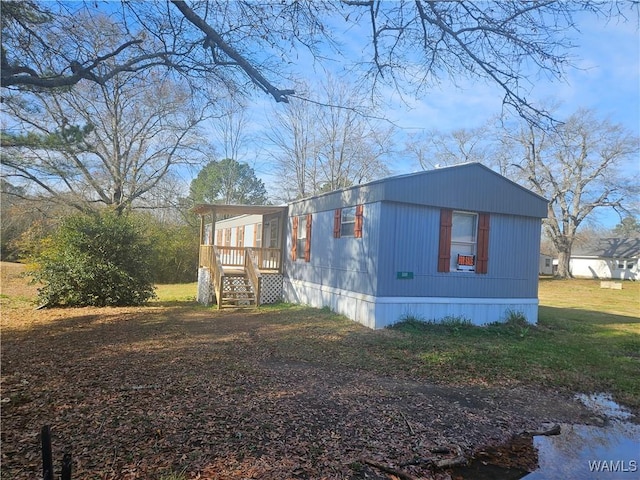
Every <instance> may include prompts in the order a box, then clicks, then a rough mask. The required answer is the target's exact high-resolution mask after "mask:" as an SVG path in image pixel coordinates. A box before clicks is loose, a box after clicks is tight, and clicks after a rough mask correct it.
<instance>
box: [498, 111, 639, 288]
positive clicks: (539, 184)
mask: <svg viewBox="0 0 640 480" xmlns="http://www.w3.org/2000/svg"><path fill="white" fill-rule="evenodd" d="M514 131H517V132H518V133H517V135H516V136H515V137H514V140H516V142H514V145H516V143H517V150H515V151H514V152H513V157H512V158H514V159H518V158H519V159H520V160H519V161H516V163H515V164H514V167H515V168H516V171H514V174H515V175H516V177H515V178H516V179H519V180H520V181H521V182H524V183H525V184H526V185H527V186H528V187H529V188H531V189H532V190H533V191H534V192H536V193H538V194H540V195H542V196H544V197H545V198H547V199H548V200H549V209H548V218H546V219H545V220H544V222H543V225H544V230H545V233H546V234H547V236H548V237H549V238H550V240H551V241H552V242H553V245H554V247H555V249H556V250H557V252H558V275H559V276H561V277H569V276H570V275H571V272H570V269H569V258H570V257H571V249H572V246H573V244H574V241H575V239H576V235H577V234H578V232H579V228H580V226H581V225H582V224H583V222H585V220H587V219H589V218H590V215H591V214H592V213H593V212H594V211H595V210H601V209H606V208H613V209H615V210H616V211H619V212H623V211H626V206H627V204H628V202H629V201H631V200H632V199H633V198H634V197H635V196H636V195H637V193H638V191H637V185H635V184H634V181H633V179H630V178H629V177H628V175H625V174H624V173H623V170H622V169H623V168H624V167H625V166H627V167H628V166H630V164H631V162H632V161H634V160H637V154H638V151H639V150H640V139H639V138H637V137H635V136H634V135H633V134H631V133H629V132H628V131H626V130H625V129H624V128H623V127H622V126H621V125H619V124H614V123H612V122H610V121H609V120H602V119H598V118H597V117H596V116H595V114H594V112H592V111H589V110H579V111H577V112H576V113H574V114H573V115H571V116H570V117H569V118H567V120H566V121H565V122H564V123H563V124H561V125H559V126H558V127H557V128H556V129H554V130H553V131H546V132H545V131H543V130H542V129H539V128H536V127H534V126H531V125H522V126H521V127H520V129H519V130H518V129H515V130H514ZM508 135H509V134H508Z"/></svg>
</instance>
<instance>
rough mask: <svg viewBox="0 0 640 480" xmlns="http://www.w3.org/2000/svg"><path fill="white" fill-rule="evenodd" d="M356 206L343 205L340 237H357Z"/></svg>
mask: <svg viewBox="0 0 640 480" xmlns="http://www.w3.org/2000/svg"><path fill="white" fill-rule="evenodd" d="M355 235H356V207H342V211H341V213H340V237H355Z"/></svg>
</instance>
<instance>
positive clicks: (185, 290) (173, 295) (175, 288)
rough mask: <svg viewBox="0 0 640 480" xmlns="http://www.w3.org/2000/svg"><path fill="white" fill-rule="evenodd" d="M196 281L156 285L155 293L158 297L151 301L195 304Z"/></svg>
mask: <svg viewBox="0 0 640 480" xmlns="http://www.w3.org/2000/svg"><path fill="white" fill-rule="evenodd" d="M197 291H198V284H197V283H175V284H170V285H156V295H157V296H158V298H157V299H156V300H155V301H154V302H151V303H160V304H165V305H166V304H172V305H180V304H185V305H189V304H192V305H195V304H196V293H197Z"/></svg>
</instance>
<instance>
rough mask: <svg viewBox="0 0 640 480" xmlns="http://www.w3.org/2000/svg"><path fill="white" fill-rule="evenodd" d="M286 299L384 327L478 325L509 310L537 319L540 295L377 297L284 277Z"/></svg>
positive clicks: (363, 322) (372, 325)
mask: <svg viewBox="0 0 640 480" xmlns="http://www.w3.org/2000/svg"><path fill="white" fill-rule="evenodd" d="M284 299H285V301H287V302H290V303H298V304H303V305H309V306H312V307H316V308H322V307H329V308H330V309H331V310H332V311H334V312H336V313H340V314H342V315H345V316H346V317H348V318H350V319H352V320H355V321H357V322H359V323H361V324H363V325H366V326H367V327H370V328H384V327H386V326H389V325H392V324H394V323H396V322H398V321H399V320H401V319H402V318H404V317H408V316H411V317H415V318H418V319H422V320H425V321H428V320H432V321H438V320H442V319H444V318H447V317H453V318H460V319H463V318H464V319H467V320H469V321H471V322H472V323H473V324H475V325H484V324H487V323H491V322H495V321H500V320H505V319H506V317H507V316H508V314H509V312H518V313H521V314H522V315H524V317H525V318H526V319H527V321H528V322H529V323H536V322H537V321H538V299H537V298H460V297H375V296H372V295H366V294H361V293H356V292H350V291H345V290H340V289H336V288H333V287H327V286H323V285H319V284H316V283H311V282H305V281H302V280H292V279H290V278H287V277H285V279H284Z"/></svg>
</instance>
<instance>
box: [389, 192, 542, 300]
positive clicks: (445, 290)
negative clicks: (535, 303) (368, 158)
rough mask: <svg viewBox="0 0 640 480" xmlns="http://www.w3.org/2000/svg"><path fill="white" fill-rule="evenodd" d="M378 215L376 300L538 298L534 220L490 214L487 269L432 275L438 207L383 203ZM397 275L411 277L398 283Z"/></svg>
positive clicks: (537, 234)
mask: <svg viewBox="0 0 640 480" xmlns="http://www.w3.org/2000/svg"><path fill="white" fill-rule="evenodd" d="M469 211H474V210H473V209H470V210H469ZM381 217H382V218H383V221H382V222H381V241H380V249H381V250H380V260H379V269H378V290H377V295H378V296H400V297H412V296H417V297H421V296H424V297H454V298H455V297H471V298H536V297H537V285H538V284H537V279H538V271H537V268H538V257H539V253H540V251H539V246H540V245H539V242H540V220H539V219H536V218H531V217H521V216H514V215H500V214H496V213H492V214H491V220H490V230H489V269H488V273H487V274H482V275H478V274H476V273H473V272H469V273H467V272H449V273H438V272H437V260H438V242H439V222H440V209H439V208H435V207H418V206H415V205H409V204H402V203H393V202H385V203H383V205H382V213H381ZM398 272H412V273H413V279H406V280H402V279H398V278H397V274H398Z"/></svg>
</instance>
